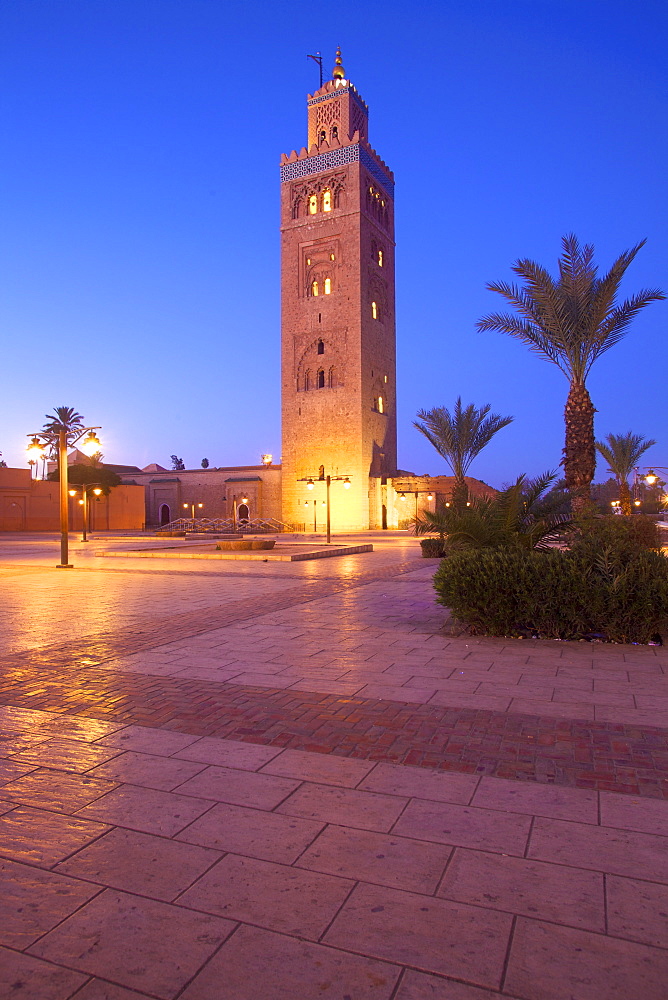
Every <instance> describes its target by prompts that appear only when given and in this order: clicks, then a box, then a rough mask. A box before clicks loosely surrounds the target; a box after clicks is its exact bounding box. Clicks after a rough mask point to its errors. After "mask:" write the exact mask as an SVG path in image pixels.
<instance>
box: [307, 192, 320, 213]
mask: <svg viewBox="0 0 668 1000" xmlns="http://www.w3.org/2000/svg"><path fill="white" fill-rule="evenodd" d="M317 211H318V196H317V195H316V194H312V195H309V199H308V214H309V215H315V213H316V212H317Z"/></svg>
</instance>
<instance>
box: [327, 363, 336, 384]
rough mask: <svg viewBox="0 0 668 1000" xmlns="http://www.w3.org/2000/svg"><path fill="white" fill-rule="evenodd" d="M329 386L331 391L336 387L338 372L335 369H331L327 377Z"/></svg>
mask: <svg viewBox="0 0 668 1000" xmlns="http://www.w3.org/2000/svg"><path fill="white" fill-rule="evenodd" d="M327 384H328V386H329V388H330V389H333V388H334V386H335V385H336V370H335V368H333V367H332V368H330V369H329V372H328V377H327Z"/></svg>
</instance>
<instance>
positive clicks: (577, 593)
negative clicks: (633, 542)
mask: <svg viewBox="0 0 668 1000" xmlns="http://www.w3.org/2000/svg"><path fill="white" fill-rule="evenodd" d="M434 586H435V588H436V592H437V594H438V601H439V602H440V603H441V604H444V605H445V606H446V607H448V608H450V609H451V611H452V612H453V614H454V615H455V616H456V617H457V618H458V619H459V620H460V621H462V622H465V623H466V624H468V625H469V626H470V627H471V629H472V631H473V632H474V633H476V634H480V635H527V634H529V635H536V636H538V637H540V638H543V639H581V638H585V637H591V636H592V634H593V635H600V636H602V637H603V638H605V639H607V640H608V641H610V642H641V643H645V642H649V641H650V639H651V638H652V636H653V635H655V634H656V633H657V632H658V631H659V630H660V628H661V626H662V625H663V624H664V623H665V620H666V618H667V617H668V560H667V559H666V558H665V557H664V556H663V555H661V554H659V553H656V552H651V551H647V550H641V549H637V548H636V550H635V551H634V552H633V553H632V554H631V555H629V554H628V552H627V551H626V548H625V547H624V546H621V547H617V548H615V547H613V546H610V545H605V544H604V543H603V542H601V541H597V540H596V539H589V540H588V541H587V545H586V546H584V545H583V546H581V547H579V548H577V549H574V550H573V551H570V552H561V551H558V550H552V551H547V552H539V551H527V550H522V549H520V548H502V549H482V550H477V551H475V550H474V551H471V550H468V551H460V552H457V553H454V554H453V555H451V556H450V557H449V558H448V559H445V560H443V562H442V563H441V565H440V567H439V569H438V571H437V573H436V576H435V577H434Z"/></svg>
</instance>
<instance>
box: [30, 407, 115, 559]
mask: <svg viewBox="0 0 668 1000" xmlns="http://www.w3.org/2000/svg"><path fill="white" fill-rule="evenodd" d="M79 419H81V418H79ZM99 430H100V428H99V427H81V426H80V425H79V426H74V427H70V428H67V427H66V426H65V424H64V423H63V422H62V421H60V423H59V424H58V422H57V421H54V422H53V425H51V426H50V425H47V427H46V428H45V429H44V430H41V431H38V432H37V433H36V434H29V435H28V437H30V438H32V441H31V442H30V445H29V447H28V454H29V455H30V456H31V458H34V459H37V458H38V453H39V457H40V458H43V457H44V449H45V448H46V447H47V446H50V447H51V448H56V449H57V453H58V475H59V478H60V562H59V563H57V564H56V569H72V563H70V562H69V561H68V560H69V535H68V533H69V507H68V499H69V491H68V488H67V473H68V469H67V449H68V447H69V446H70V445H73V444H76V443H77V441H80V440H81V438H82V437H83V436H84V434H86V435H87V437H86V439H85V441H84V442H83V444H82V445H81V450H82V451H83V452H84V453H85V454H86V455H94V454H95V453H96V452H97V451H99V450H100V442H99V440H98V437H97V434H96V433H95V431H99Z"/></svg>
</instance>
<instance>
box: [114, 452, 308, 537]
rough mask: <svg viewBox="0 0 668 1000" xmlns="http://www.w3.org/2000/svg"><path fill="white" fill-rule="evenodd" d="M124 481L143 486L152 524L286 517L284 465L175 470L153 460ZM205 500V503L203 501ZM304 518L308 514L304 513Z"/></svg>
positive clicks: (148, 516)
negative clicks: (189, 519) (190, 519)
mask: <svg viewBox="0 0 668 1000" xmlns="http://www.w3.org/2000/svg"><path fill="white" fill-rule="evenodd" d="M121 478H122V480H123V482H125V483H129V482H132V483H135V484H136V485H138V486H142V487H143V489H144V492H145V500H146V515H145V519H146V524H147V525H148V526H149V527H158V526H160V525H165V524H169V522H170V521H176V520H177V519H178V518H180V517H190V516H191V514H192V510H193V507H194V508H195V516H196V517H206V518H209V519H210V520H213V519H214V518H223V519H228V518H235V517H238V518H243V519H249V520H255V519H257V518H261V519H264V520H276V521H280V519H281V467H280V465H242V466H228V467H223V468H208V469H183V470H179V471H173V470H168V469H163V468H162V466H160V465H149V466H147V468H145V469H141V470H140V469H137V470H136V471H135V472H133V473H131V474H127V475H121ZM200 504H201V506H200ZM301 520H302V521H304V520H305V518H304V516H303V514H302V518H301Z"/></svg>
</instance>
